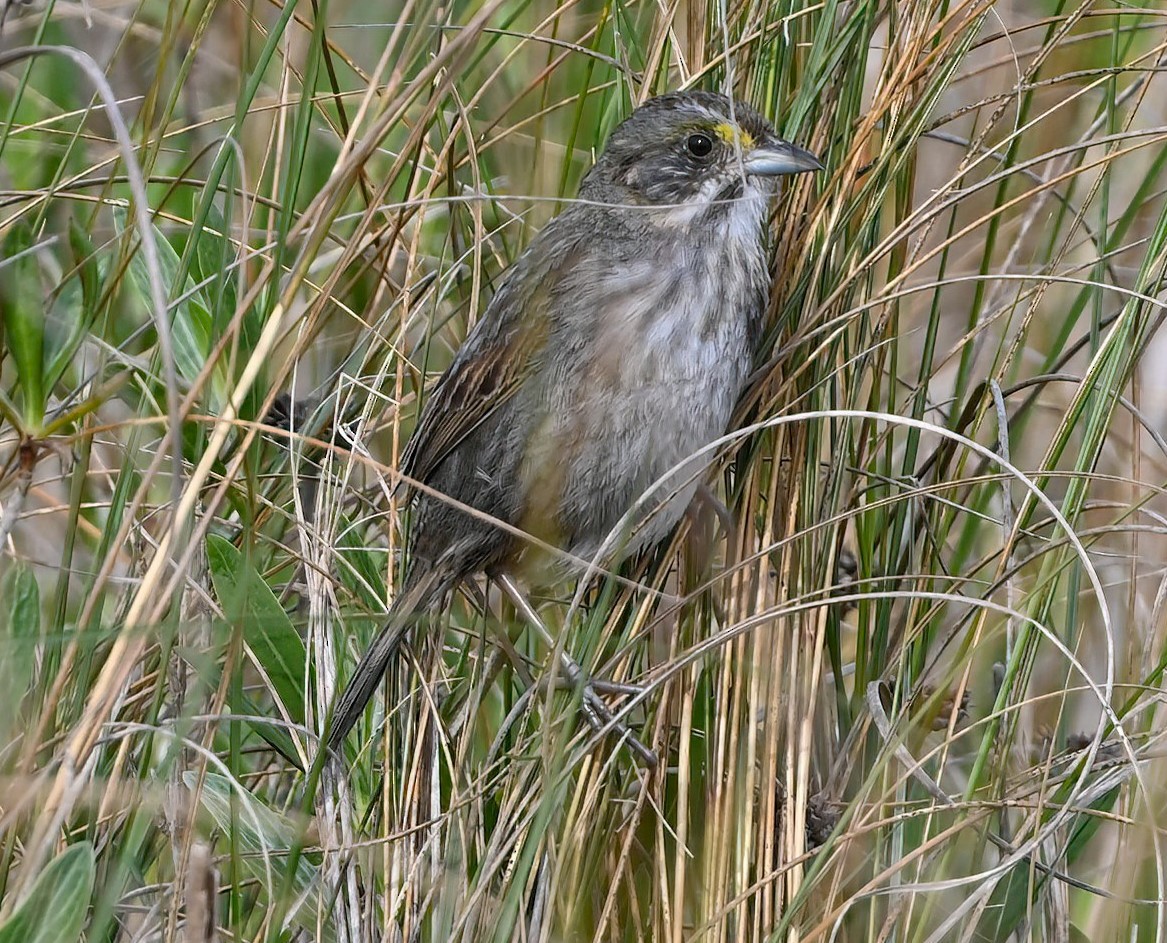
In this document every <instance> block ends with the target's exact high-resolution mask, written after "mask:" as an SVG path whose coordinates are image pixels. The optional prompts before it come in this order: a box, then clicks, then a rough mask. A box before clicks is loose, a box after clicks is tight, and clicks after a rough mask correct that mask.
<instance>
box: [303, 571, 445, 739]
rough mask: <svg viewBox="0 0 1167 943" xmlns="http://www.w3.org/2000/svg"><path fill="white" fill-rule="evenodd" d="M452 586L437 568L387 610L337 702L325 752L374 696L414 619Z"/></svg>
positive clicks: (350, 727) (347, 730) (394, 601)
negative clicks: (370, 643)
mask: <svg viewBox="0 0 1167 943" xmlns="http://www.w3.org/2000/svg"><path fill="white" fill-rule="evenodd" d="M451 585H452V581H451V580H449V579H448V578H443V574H442V573H441V572H440V570H439V569H438V568H437V567H433V568H431V569H430V570H429V571H428V572H426V573H423V574H422V576H421V577H420V578H419V579H418V581H417V582H416V583H413V584H412V585H410V586H407V587H406V588H405V591H404V592H403V593H401V594H400V595H399V596H398V597H397V598H396V599H394V600H393V605H392V606H390V607H389V614H388V616H386V618H385V624H384V625H383V626H382V627H381V631H380V632H378V633H377V637H376V638H375V639H373V644H372V645H370V646H369V649H368V651H366V652H365V654H364V655H363V656H362V657H361V660H360V663H359V664H358V665H357V670H356V671H355V672H353V676H352V677H351V678H350V679H349V682H348V686H347V687H346V688H345V689H344V692H343V693H342V694H341V696H340V700H338V701H337V702H336V707H335V708H334V709H333V712H332V719H331V722H330V723H329V724H328V725H327V736H326V738H325V749H326V750H327V751H328V752H332V751H333V750H338V749H339V748H340V746H341V744H342V743H344V738H345V737H346V736H347V735H348V732H349V731H350V730H352V728H353V724H355V723H356V722H357V718H358V717H360V716H361V713H362V712H363V711H364V709H365V705H366V704H368V703H369V700H370V699H371V698H372V696H373V692H374V691H375V690H376V689H377V685H378V684H379V683H380V682H381V678H382V677H383V676H384V674H385V669H386V668H387V667H388V666H389V661H390V660H391V659H392V658H393V654H394V653H395V652H396V651H397V647H398V646H399V645H400V644H401V639H402V637H403V636H404V635H405V632H406V630H407V629H408V628H409V627H410V625H411V624H412V622H413V620H414V617H415V616H416V615H417V614H418V613H420V612H423V611H425V609H427V608H428V607H429V606H430V604H431V603H432V602H433V601H434V600H435V599H436V598H438V597H440V596H441V595H443V594H444V593H445V592H446V591H447V590H448V589H449V588H450V586H451Z"/></svg>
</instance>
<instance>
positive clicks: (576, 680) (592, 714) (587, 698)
mask: <svg viewBox="0 0 1167 943" xmlns="http://www.w3.org/2000/svg"><path fill="white" fill-rule="evenodd" d="M562 663H563V669H564V674H565V675H566V677H565V678H564V679H563V680H564V681H566V682H567V684H568V685H569V686H570V687H572V688H577V689H580V693H581V695H582V697H581V702H580V707H581V711H582V713H583V715H584V719H585V720H586V721H587V722H588V725H589V726H590V727H591V728H592V729H593V730H594V731H595V732H596V733H597V734H604V733H609V732H611V733H615V734H616V736H617V737H618V738H619V739H620V740H621V741H623V742H625V743H627V744H628V747H629V748H630V749H631V750H632V752H633V753H635V754H636V755H637V756H638V757H639V758H640V761H641V762H642V763H644V765H645V766H647V767H649V768H650V769H655V768H656V766H657V764H658V762H659V760H658V759H657V755H656V753H655V752H653V750H652V749H650V748H649V747H647V746H645V745H644V744H643V743H641V742H640V740H639V739H637V737H636V735H635V734H634V733H633V732H632V729H631V728H630V727H629V726H628V725H627V724H625V723H624V722H623V721H622V720H620V719H619V718H617V717H616V716H615V715H614V714H613V713H612V711H611V710H610V709H609V707H608V705H607V704H605V703H604V701H603V699H602V698H601V697H600V692H605V693H608V694H620V695H626V696H633V697H635V696H637V695H640V694H643V693H644V688H642V687H640V686H638V685H635V684H620V683H618V682H615V681H602V680H600V679H597V678H588V677H587V676H586V675H585V674H584V671H583V669H582V668H580V666H579V665H578V664H576V662H575V661H574V660H573V659H572V658H571V657H570V656H569V655H567V654H566V653H564V654H563V656H562Z"/></svg>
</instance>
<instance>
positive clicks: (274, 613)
mask: <svg viewBox="0 0 1167 943" xmlns="http://www.w3.org/2000/svg"><path fill="white" fill-rule="evenodd" d="M207 563H208V564H209V566H210V570H211V581H212V582H213V583H214V586H215V593H216V595H217V596H218V597H219V602H220V604H221V605H222V606H223V612H224V613H225V614H226V616H227V620H228V621H229V622H231V623H232V624H233V625H235V626H237V627H238V628H239V629H240V630H241V631H242V633H243V640H244V641H245V642H246V643H247V645H248V647H249V648H250V649H251V651H252V653H253V654H254V655H255V659H256V661H258V662H259V664H260V665H262V666H263V670H264V671H265V672H267V676H268V677H269V678H270V679H271V682H272V686H273V687H274V688H275V693H276V694H277V695H278V696H279V699H280V700H281V701H282V702H283V704H284V707H285V708H287V711H288V714H289V715H290V716H291V718H292V720H293V721H295V722H297V723H303V721H304V666H305V664H306V661H307V659H306V654H305V650H304V641H303V639H301V638H300V636H299V633H297V632H296V629H295V626H293V625H292V622H291V620H290V619H289V618H288V614H287V613H286V612H284V609H283V607H282V606H281V605H280V602H279V600H278V599H276V596H275V593H273V592H272V591H271V588H270V587H269V586H268V585H267V583H265V582H264V581H263V577H261V576H260V575H259V573H258V572H257V571H256V569H255V567H254V566H252V565H251V561H250V560H248V559H246V558H245V557H244V555H243V554H241V553H240V552H239V551H238V550H237V549H236V548H235V546H234V545H232V544H231V543H230V542H229V541H227V540H224V539H223V538H222V537H219V536H217V535H214V534H212V535H210V536H209V537H208V538H207Z"/></svg>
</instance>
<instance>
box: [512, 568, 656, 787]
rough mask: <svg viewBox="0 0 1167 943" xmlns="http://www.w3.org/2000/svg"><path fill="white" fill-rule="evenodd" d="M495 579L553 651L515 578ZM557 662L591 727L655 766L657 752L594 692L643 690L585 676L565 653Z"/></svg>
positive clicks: (635, 692) (615, 692)
mask: <svg viewBox="0 0 1167 943" xmlns="http://www.w3.org/2000/svg"><path fill="white" fill-rule="evenodd" d="M495 579H496V580H497V581H498V584H499V586H500V587H501V588H502V590H503V592H504V593H506V594H507V596H509V597H510V599H511V602H513V603H514V604H515V608H517V609H518V611H519V612H520V613H522V615H523V616H524V617H525V618H526V620H527V621H528V622H529V623H530V624H531V626H532V628H534V629H535V631H536V632H537V633H538V634H539V636H540V637H541V638H542V639H543V642H544V643H545V644H546V645H547V646H548V647H549V648H551V649H552V650H554V649H555V647H556V645H555V639H554V638H553V637H552V635H551V633H550V632H549V631H548V630H547V627H546V626H545V625H544V624H543V620H542V619H540V618H539V615H538V613H536V612H535V609H534V607H533V606H532V605H531V603H530V602H529V601H528V600H527V598H526V597H525V596H524V595H523V594H522V593H521V592H520V591H519V588H518V587H517V586H516V585H515V583H514V581H513V580H512V579H511V578H510V577H509V576H507V575H506V574H499V575H498V576H496V577H495ZM559 665H560V670H561V672H562V674H561V675H560V677H562V678H563V680H564V681H566V682H567V684H568V685H569V686H570V687H571V688H573V689H575V690H579V691H580V694H581V696H582V703H581V707H582V709H583V715H584V718H585V719H586V720H587V722H588V724H589V725H590V726H591V728H592V729H593V730H595V731H596V733H600V734H602V733H615V734H616V736H617V737H618V738H619V739H620V740H621V741H622V742H624V743H627V744H628V747H629V749H631V750H632V752H633V753H635V754H636V755H637V756H638V757H639V758H640V761H641V762H642V763H644V765H645V766H648V767H649V768H650V769H655V768H656V765H657V762H658V761H657V756H656V754H655V753H654V752H653V751H652V750H650V749H649V748H648V747H646V746H645V745H644V744H643V743H641V742H640V741H639V740H638V739H637V738H636V736H635V735H634V734H633V733H632V731H631V730H630V729H629V728H628V725H627V724H625V723H624V722H623V721H622V720H620V719H619V718H618V717H616V716H615V715H614V714H613V713H612V711H611V710H610V709H609V708H608V705H607V704H605V703H604V701H603V699H602V698H601V697H600V695H599V694H598V693H597V692H598V691H600V690H601V689H603V690H607V691H609V692H610V693H613V694H620V695H632V696H635V695H637V694H643V693H644V690H643V689H642V688H638V687H636V686H635V685H631V684H617V683H615V682H610V681H596V680H595V679H593V678H590V677H588V675H587V673H586V672H585V671H584V670H583V669H582V668H581V667H580V666H579V664H578V663H577V662H576V660H575V659H574V658H572V657H571V656H570V655H569V654H567V652H560V653H559Z"/></svg>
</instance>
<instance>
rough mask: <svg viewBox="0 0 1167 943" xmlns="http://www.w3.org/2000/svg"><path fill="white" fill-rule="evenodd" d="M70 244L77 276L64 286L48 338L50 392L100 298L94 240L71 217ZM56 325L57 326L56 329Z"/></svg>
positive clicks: (90, 324)
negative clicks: (55, 328) (54, 328)
mask: <svg viewBox="0 0 1167 943" xmlns="http://www.w3.org/2000/svg"><path fill="white" fill-rule="evenodd" d="M69 247H70V249H71V250H72V252H73V261H74V262H75V263H76V265H77V277H76V278H72V279H70V280H69V282H68V283H67V284H66V285H65V286H64V287H63V288H62V289H61V292H60V295H59V296H58V298H57V304H56V305H55V306H54V309H53V318H52V320H51V321H50V323H49V325H48V327H49V328H50V330H49V332H48V334H47V336H46V338H45V389H47V390H50V391H51V390H52V389H53V387H54V386H56V384H57V382H58V381H59V380H60V379H61V377H62V376H63V375H64V373H65V370H66V369H68V367H69V363H70V362H71V361H72V359H73V356H74V355H75V354H76V353H77V348H78V347H80V346H81V342H82V341H83V340H84V339H85V335H86V334H87V333H88V332H89V330H90V329H91V328H92V327H93V322H94V320H95V319H96V318H97V304H98V301H100V299H101V269H100V266H99V265H98V262H97V256H96V254H95V250H94V248H93V243H92V242H90V240H89V236H88V235H87V234H86V233H85V231H84V230H83V229H82V228H81V227H80V226H79V225H77V221H76V220H75V219H70V220H69ZM54 326H57V330H56V331H55V332H54V331H53V330H52V328H53V327H54Z"/></svg>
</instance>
